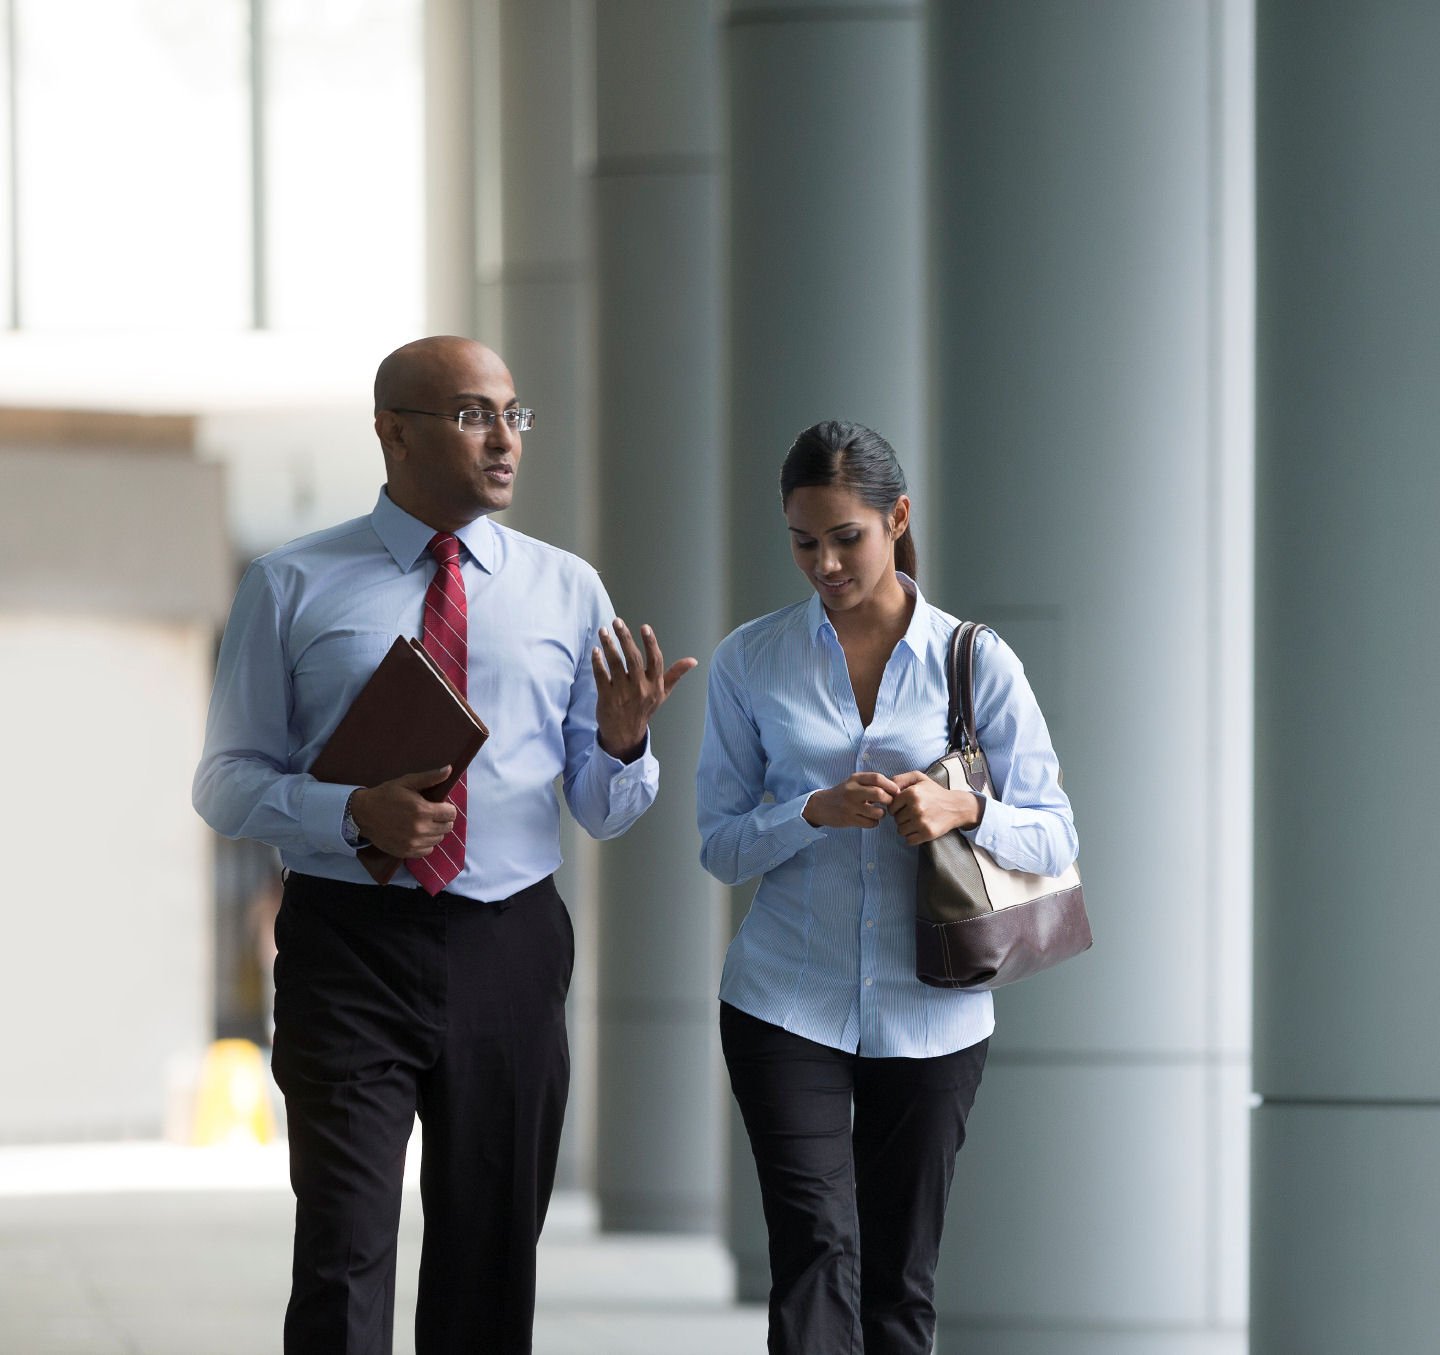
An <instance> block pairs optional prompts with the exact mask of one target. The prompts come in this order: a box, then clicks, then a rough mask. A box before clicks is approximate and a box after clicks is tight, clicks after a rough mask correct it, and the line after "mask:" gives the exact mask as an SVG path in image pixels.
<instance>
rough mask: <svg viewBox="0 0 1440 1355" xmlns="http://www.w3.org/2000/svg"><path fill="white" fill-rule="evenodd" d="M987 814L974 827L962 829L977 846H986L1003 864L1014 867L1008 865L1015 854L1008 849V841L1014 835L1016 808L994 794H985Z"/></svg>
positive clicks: (1007, 867) (1008, 867)
mask: <svg viewBox="0 0 1440 1355" xmlns="http://www.w3.org/2000/svg"><path fill="white" fill-rule="evenodd" d="M984 799H985V814H984V817H983V818H981V820H980V822H979V823H977V824H976V825H975V827H973V828H965V829H962V830H961V831H962V832H963V833H964V834H965V836H966V837H968V838H969V839H970V841H971V842H973V843H974V844H975V845H976V846H977V847H984V848H985V850H986V851H987V852H989V853H990V855H991V856H993V857H994V858H995V859H996V860H997V861H999V862H1000V864H1001V865H1003V866H1005V867H1006V869H1007V870H1008V869H1014V868H1013V867H1011V866H1009V865H1008V862H1010V861H1012V860H1013V859H1014V858H1013V855H1012V853H1010V852H1009V851H1007V850H1006V843H1007V842H1009V841H1010V840H1011V838H1012V837H1013V831H1012V830H1013V829H1014V826H1015V808H1014V806H1013V805H1007V804H1006V803H1005V801H1004V800H997V799H995V798H994V796H989V795H987V796H985V797H984Z"/></svg>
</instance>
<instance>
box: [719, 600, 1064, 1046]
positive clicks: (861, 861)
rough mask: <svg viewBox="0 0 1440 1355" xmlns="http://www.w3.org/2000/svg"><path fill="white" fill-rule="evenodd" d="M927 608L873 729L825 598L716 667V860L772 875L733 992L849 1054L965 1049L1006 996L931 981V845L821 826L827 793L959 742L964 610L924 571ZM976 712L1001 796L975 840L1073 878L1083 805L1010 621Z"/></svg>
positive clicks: (732, 962)
mask: <svg viewBox="0 0 1440 1355" xmlns="http://www.w3.org/2000/svg"><path fill="white" fill-rule="evenodd" d="M900 580H901V582H902V584H904V586H905V588H906V590H907V591H909V592H912V593H913V594H914V596H915V613H914V616H913V617H912V619H911V622H910V625H909V628H908V629H907V630H906V632H905V635H904V637H903V638H902V639H901V641H900V643H899V644H897V645H896V646H895V650H894V652H893V653H892V654H891V655H890V659H889V661H888V662H887V663H886V665H885V674H884V677H883V678H882V680H881V683H880V694H879V698H878V699H877V701H876V703H875V716H874V719H873V720H872V721H871V722H870V725H869V727H868V728H867V727H865V726H862V725H861V723H860V715H859V711H858V709H857V707H856V704H855V696H854V692H853V691H852V689H851V686H850V675H849V671H848V669H847V668H846V665H845V654H844V651H843V650H842V649H841V648H840V641H839V638H838V637H837V635H836V634H835V628H834V627H833V626H832V625H831V624H830V621H829V619H828V617H827V615H826V612H825V608H824V605H823V604H822V602H821V600H820V598H819V596H818V595H812V596H811V598H810V600H809V601H808V602H801V603H797V604H795V605H794V606H791V607H786V608H783V609H782V610H780V611H778V612H772V613H771V614H770V615H769V616H762V617H759V618H757V619H756V620H754V621H750V622H747V623H746V624H745V625H743V626H741V627H740V628H739V629H738V630H736V631H733V632H732V633H731V634H730V635H728V636H727V637H726V638H725V639H724V640H723V641H722V642H721V643H720V646H719V647H718V648H717V649H716V651H715V656H714V659H713V660H712V662H711V666H710V695H709V704H708V706H707V709H706V719H705V739H704V743H703V745H702V747H701V752H700V765H699V771H698V775H697V783H698V803H699V824H700V837H701V842H702V845H701V851H700V860H701V862H702V863H703V864H704V866H705V869H706V870H708V871H709V872H710V873H711V874H712V875H714V876H715V877H716V878H717V879H719V880H721V881H723V882H724V883H725V884H739V883H740V882H741V881H742V880H749V879H753V878H754V877H755V876H757V875H759V876H762V877H763V878H762V879H761V881H760V887H759V889H758V890H757V891H756V894H755V898H754V901H753V903H752V904H751V906H750V912H749V914H748V915H747V916H746V918H745V921H744V923H743V925H742V926H741V928H740V931H739V932H738V934H737V935H736V937H735V939H734V941H733V942H732V943H731V945H730V949H729V952H728V954H727V955H726V958H725V969H724V973H723V976H722V978H721V981H720V997H721V998H722V999H723V1000H724V1001H725V1002H728V1003H730V1004H732V1005H733V1006H736V1007H739V1008H740V1009H741V1010H742V1011H745V1012H748V1013H750V1015H752V1016H756V1017H759V1018H760V1019H761V1020H762V1021H768V1022H770V1023H771V1024H773V1025H777V1026H782V1027H784V1029H786V1030H788V1031H792V1032H793V1033H794V1034H796V1035H802V1036H804V1037H805V1038H806V1039H809V1040H815V1041H817V1042H819V1043H820V1044H825V1045H829V1046H831V1047H832V1048H835V1049H844V1050H849V1051H851V1052H858V1053H859V1054H861V1055H867V1056H871V1057H875V1058H894V1057H900V1058H922V1057H931V1056H934V1055H938V1054H949V1053H953V1052H954V1051H955V1050H957V1049H964V1048H966V1047H967V1046H969V1045H972V1044H975V1043H977V1042H978V1041H980V1040H983V1039H984V1038H985V1037H986V1036H987V1035H989V1034H990V1032H991V1031H992V1030H993V1029H994V1024H995V1017H994V1006H993V1003H992V1001H991V997H990V994H989V993H963V992H954V991H950V990H946V989H938V988H931V987H928V986H927V985H925V984H923V983H921V982H920V981H919V980H918V979H916V977H915V931H914V927H915V901H914V896H915V872H916V864H917V860H918V853H917V851H916V849H915V848H913V847H909V846H907V845H906V844H905V842H904V841H903V839H902V838H901V837H900V835H899V833H897V832H896V830H895V824H894V821H893V820H891V819H889V818H886V819H884V820H882V822H881V823H880V824H879V825H878V826H877V827H875V828H870V829H861V828H813V827H811V826H810V824H808V823H806V821H805V820H804V818H803V817H802V811H803V810H804V808H805V802H806V801H807V800H808V799H809V797H810V795H811V794H812V793H813V792H815V791H817V790H823V789H825V788H826V787H829V786H833V785H837V784H839V783H840V782H841V781H844V780H845V779H846V777H848V776H850V775H851V774H852V773H854V772H858V771H877V772H883V773H884V774H885V775H887V776H894V775H897V774H898V773H900V772H904V771H910V770H913V769H917V768H919V769H923V768H925V767H928V766H929V765H930V763H932V762H933V761H934V760H935V759H936V758H938V757H939V756H941V754H942V753H943V752H944V751H945V732H946V731H945V720H946V710H947V706H948V696H947V691H946V684H945V651H946V646H947V644H948V642H949V638H950V633H951V632H952V631H953V630H954V628H955V625H956V620H955V618H954V617H952V616H950V615H949V614H948V613H946V612H942V611H940V610H939V609H938V608H936V607H932V606H930V605H929V604H928V603H927V602H926V601H925V599H924V597H923V596H921V595H920V592H919V590H918V589H917V588H916V587H915V584H914V583H913V581H912V580H910V579H909V578H907V577H906V576H905V575H903V574H902V575H900ZM975 720H976V728H977V731H978V733H979V736H980V743H981V746H982V747H983V748H984V749H985V752H986V754H987V756H988V757H989V760H990V770H991V774H992V775H993V777H994V781H995V790H996V794H997V795H998V796H999V797H1000V798H999V799H998V800H992V801H991V802H990V803H989V804H987V805H986V807H985V815H984V819H983V820H982V822H981V824H980V826H979V828H978V829H976V830H974V831H973V834H972V836H973V837H974V840H975V841H976V842H978V843H979V844H980V845H981V846H983V847H985V848H986V849H987V850H989V851H990V852H991V853H992V854H993V855H994V856H995V858H996V860H998V861H999V862H1001V863H1002V864H1003V865H1007V866H1010V867H1012V868H1019V869H1024V870H1031V871H1037V872H1039V873H1041V874H1046V875H1056V874H1059V872H1060V871H1062V870H1064V869H1065V867H1066V866H1068V865H1069V864H1070V863H1071V862H1072V861H1073V860H1074V859H1075V854H1076V836H1075V825H1074V820H1073V818H1072V816H1071V812H1070V802H1069V800H1068V799H1067V798H1066V795H1065V792H1064V791H1063V790H1062V789H1061V788H1060V778H1059V771H1060V768H1059V764H1058V762H1057V760H1056V757H1055V752H1054V750H1053V749H1052V748H1051V746H1050V734H1049V731H1048V730H1047V729H1046V726H1045V718H1044V716H1043V715H1041V713H1040V708H1039V706H1038V705H1037V704H1036V702H1035V697H1034V694H1033V693H1032V692H1031V690H1030V684H1029V683H1028V682H1027V681H1026V679H1025V670H1024V669H1023V668H1022V667H1021V664H1020V660H1019V659H1017V658H1016V657H1015V654H1014V652H1013V651H1012V650H1011V649H1010V647H1009V646H1008V645H1006V644H1005V642H1004V641H1003V640H1001V639H999V637H997V636H996V635H994V634H993V633H992V632H982V634H981V635H980V637H979V640H978V642H977V644H976V651H975Z"/></svg>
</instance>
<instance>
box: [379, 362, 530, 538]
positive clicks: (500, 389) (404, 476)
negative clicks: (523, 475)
mask: <svg viewBox="0 0 1440 1355" xmlns="http://www.w3.org/2000/svg"><path fill="white" fill-rule="evenodd" d="M389 403H390V405H391V408H392V409H393V408H395V407H396V406H399V407H403V408H409V409H415V410H426V411H429V413H427V414H403V413H392V414H389V415H387V416H385V417H386V418H388V419H391V420H395V422H394V423H392V424H391V425H390V438H389V439H388V440H387V452H388V453H389V479H390V490H391V497H392V498H393V499H395V500H396V501H397V502H398V503H400V505H401V506H402V507H404V508H406V509H407V511H409V512H411V513H413V514H414V515H415V516H416V517H418V518H420V519H421V520H422V521H424V522H428V523H430V524H431V525H432V526H435V527H438V528H441V529H443V530H455V529H456V528H458V527H462V526H464V525H465V524H466V523H468V522H473V521H474V520H475V519H476V518H477V517H480V516H482V515H483V514H486V513H498V512H499V511H500V510H501V509H504V508H508V507H509V506H510V501H511V499H512V498H513V497H514V493H515V475H516V472H517V471H518V469H519V466H520V452H521V447H520V434H519V433H518V432H514V431H512V430H511V428H510V426H509V425H508V424H507V423H506V422H505V420H504V419H503V418H497V419H496V420H495V422H494V424H493V426H492V427H490V428H489V429H487V430H477V431H475V432H467V431H464V430H462V429H461V428H460V427H459V425H458V424H457V422H456V419H455V416H457V415H458V414H459V413H460V411H461V410H462V409H486V410H492V411H494V412H495V413H496V414H501V413H503V412H504V411H505V410H507V409H513V408H518V406H519V401H518V400H517V398H516V395H515V383H514V382H513V381H512V380H511V378H510V372H509V370H508V369H507V368H506V366H505V364H504V363H503V362H501V361H500V359H499V357H498V356H497V355H496V354H495V353H493V352H491V350H490V349H488V348H486V347H484V345H482V344H478V343H472V342H470V341H468V340H455V341H449V342H444V343H438V342H437V343H435V344H434V345H432V346H429V347H427V348H426V349H425V350H424V352H423V353H422V354H421V355H420V356H419V358H418V359H417V361H416V362H415V364H414V368H413V372H412V373H411V375H410V377H409V379H407V380H406V381H405V382H404V384H403V386H402V387H401V388H400V389H399V390H398V391H397V392H396V393H395V395H394V397H393V398H392V399H391V401H390V402H389ZM435 414H444V415H447V416H450V417H447V418H443V419H441V418H435V417H433V415H435Z"/></svg>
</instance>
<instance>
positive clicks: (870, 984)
mask: <svg viewBox="0 0 1440 1355" xmlns="http://www.w3.org/2000/svg"><path fill="white" fill-rule="evenodd" d="M874 985H875V980H874V979H866V980H865V986H866V987H867V988H872V987H874Z"/></svg>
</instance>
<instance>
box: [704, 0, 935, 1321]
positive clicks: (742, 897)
mask: <svg viewBox="0 0 1440 1355" xmlns="http://www.w3.org/2000/svg"><path fill="white" fill-rule="evenodd" d="M923 18H924V16H923V11H922V7H921V6H919V5H916V4H912V3H902V2H901V0H894V2H893V3H888V4H865V5H822V6H816V5H812V4H807V3H803V0H786V2H784V3H774V2H773V0H763V2H762V0H730V3H729V4H728V6H727V7H726V39H727V51H726V56H727V58H728V72H729V93H730V97H729V121H730V157H731V163H730V183H729V208H730V210H729V219H730V229H731V285H730V313H731V334H730V363H729V370H730V395H729V401H728V405H727V408H728V411H729V416H730V419H731V430H730V459H729V467H730V472H729V486H728V490H729V506H730V531H729V551H728V556H727V560H726V564H725V568H726V571H727V573H728V576H729V578H730V581H731V594H730V606H729V619H730V623H731V624H732V625H734V624H738V623H739V622H741V621H743V620H746V619H748V618H750V617H752V616H757V615H760V614H762V613H764V612H767V611H771V610H773V609H774V608H776V607H780V606H784V605H785V604H787V603H789V602H793V601H795V600H797V599H799V598H803V597H805V596H806V595H807V593H808V591H809V590H808V586H807V585H806V583H805V581H804V580H803V579H802V578H801V577H800V576H799V574H798V573H797V572H796V570H795V566H794V564H793V562H792V561H791V558H790V551H789V547H788V546H787V544H786V534H785V523H784V519H783V518H782V517H781V514H780V499H779V476H780V462H781V460H782V459H783V457H784V454H785V451H786V449H787V448H788V447H789V445H790V443H791V441H792V440H793V439H794V436H795V434H796V433H797V432H799V431H800V429H802V428H804V427H807V426H808V425H810V424H812V423H815V422H816V421H817V420H820V419H824V418H844V419H853V420H856V421H857V422H860V423H864V424H868V425H869V426H870V427H872V428H875V429H877V430H879V431H880V432H881V433H883V434H884V435H885V436H886V437H887V438H888V439H889V441H890V442H891V444H892V445H893V446H894V447H895V450H896V452H897V453H898V454H899V456H900V460H901V462H902V464H903V465H904V467H905V471H906V475H907V477H908V478H909V480H910V484H911V490H912V493H913V495H914V497H915V500H916V504H917V508H918V509H919V517H918V519H917V522H916V528H915V532H916V538H917V542H918V545H919V548H920V551H921V559H922V561H923V560H924V559H925V553H926V551H927V547H928V544H929V542H928V538H927V535H926V525H925V524H926V521H927V518H926V513H925V502H926V493H925V474H924V471H925V464H926V447H925V427H926V416H925V398H926V382H925V358H924V336H925V308H924V300H923V291H922V286H923V281H922V270H923V264H924V213H923V201H924V135H923V110H924V74H925V68H924V61H923V59H922V39H923V29H924V23H923ZM922 572H923V571H922ZM753 893H754V887H753V886H750V887H748V888H742V889H738V890H735V891H733V900H734V902H733V908H732V917H731V924H732V925H731V931H732V933H733V931H734V929H735V928H736V927H738V925H739V923H740V920H741V919H742V918H743V917H744V915H745V912H746V910H747V908H748V907H749V900H750V897H751V896H752V895H753ZM730 1159H731V1211H730V1241H731V1247H732V1250H733V1252H734V1254H735V1259H736V1265H737V1271H738V1279H739V1291H740V1296H741V1297H742V1298H745V1299H763V1298H764V1297H765V1295H766V1294H767V1293H768V1291H769V1287H770V1277H769V1262H768V1257H767V1254H766V1242H765V1227H764V1222H763V1219H762V1217H761V1214H760V1207H759V1198H758V1197H759V1191H758V1188H757V1187H756V1185H755V1164H754V1160H753V1159H752V1157H751V1155H750V1148H749V1144H748V1142H747V1141H746V1139H745V1133H744V1129H743V1127H742V1126H741V1124H740V1121H739V1116H738V1115H736V1114H733V1113H732V1117H731V1154H730Z"/></svg>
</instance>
